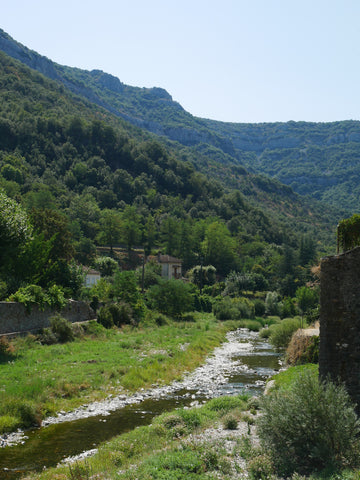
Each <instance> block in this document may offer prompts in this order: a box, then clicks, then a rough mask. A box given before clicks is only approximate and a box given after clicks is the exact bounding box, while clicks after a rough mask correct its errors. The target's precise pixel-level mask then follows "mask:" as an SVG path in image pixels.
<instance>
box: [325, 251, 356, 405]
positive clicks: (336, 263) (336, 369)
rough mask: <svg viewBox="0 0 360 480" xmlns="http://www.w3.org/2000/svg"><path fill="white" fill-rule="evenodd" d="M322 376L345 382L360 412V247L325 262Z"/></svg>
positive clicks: (326, 259) (329, 258) (328, 258)
mask: <svg viewBox="0 0 360 480" xmlns="http://www.w3.org/2000/svg"><path fill="white" fill-rule="evenodd" d="M319 373H320V377H321V378H323V379H325V378H326V377H327V376H328V375H330V377H331V378H332V380H334V381H339V380H340V382H342V383H345V386H346V388H347V391H348V393H349V395H350V396H351V398H352V400H353V401H354V402H355V403H356V404H357V405H358V407H357V412H358V414H359V413H360V247H357V248H354V249H353V250H350V251H348V252H345V253H343V254H341V255H336V256H332V257H326V258H324V259H323V260H322V262H321V294H320V353H319Z"/></svg>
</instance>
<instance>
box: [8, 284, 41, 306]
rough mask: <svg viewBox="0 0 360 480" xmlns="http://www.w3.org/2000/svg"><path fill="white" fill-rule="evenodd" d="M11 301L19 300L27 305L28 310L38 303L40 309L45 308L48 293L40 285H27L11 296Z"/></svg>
mask: <svg viewBox="0 0 360 480" xmlns="http://www.w3.org/2000/svg"><path fill="white" fill-rule="evenodd" d="M9 300H10V301H11V302H19V303H22V304H23V305H25V308H26V310H27V311H28V312H30V311H31V307H32V306H33V305H38V307H39V308H40V310H43V309H44V308H45V304H46V295H45V292H44V291H43V289H42V288H41V287H40V286H39V285H27V286H26V287H21V288H19V290H18V291H17V292H15V293H14V294H13V295H11V296H10V297H9Z"/></svg>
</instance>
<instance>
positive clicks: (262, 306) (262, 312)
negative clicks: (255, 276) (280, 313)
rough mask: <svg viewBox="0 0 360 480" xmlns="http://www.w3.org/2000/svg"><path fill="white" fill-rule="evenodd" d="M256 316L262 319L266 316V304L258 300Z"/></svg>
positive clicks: (255, 302)
mask: <svg viewBox="0 0 360 480" xmlns="http://www.w3.org/2000/svg"><path fill="white" fill-rule="evenodd" d="M254 308H255V315H256V316H257V317H262V316H263V315H265V302H263V301H262V300H260V299H259V298H257V299H256V300H254Z"/></svg>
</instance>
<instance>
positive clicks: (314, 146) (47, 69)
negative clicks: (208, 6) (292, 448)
mask: <svg viewBox="0 0 360 480" xmlns="http://www.w3.org/2000/svg"><path fill="white" fill-rule="evenodd" d="M0 49H1V50H3V51H4V52H5V53H7V54H8V55H10V56H12V57H13V58H16V59H18V60H20V61H21V62H23V63H25V64H26V65H28V66H30V67H31V68H34V69H36V70H38V71H40V72H41V73H43V74H44V75H46V76H47V77H49V78H51V79H53V80H56V81H58V82H61V83H62V84H63V85H64V86H65V87H66V88H67V89H69V90H70V91H72V92H73V93H75V94H76V95H79V96H81V97H83V98H86V99H88V100H89V101H91V102H92V103H95V104H97V105H99V106H101V107H102V108H104V109H106V110H107V111H108V112H110V113H111V114H113V115H115V116H117V117H120V118H122V119H125V120H126V121H128V122H130V123H131V124H133V125H135V126H137V127H141V128H142V129H144V130H147V131H149V132H152V133H155V134H156V135H159V136H161V137H162V138H163V141H166V142H168V143H170V144H173V143H174V142H175V143H176V144H177V148H180V150H182V151H183V154H184V155H189V154H190V156H191V157H192V158H193V160H194V163H196V165H198V167H200V168H206V171H207V172H208V174H210V175H215V176H216V177H217V178H218V177H220V178H221V179H222V181H223V182H224V183H225V184H227V185H230V186H232V187H236V188H240V189H241V190H242V191H243V189H244V188H245V187H244V185H243V182H242V181H241V178H240V181H239V179H238V178H234V176H235V177H238V176H240V177H241V175H243V174H244V173H245V170H244V167H245V168H246V169H247V170H249V171H250V172H253V173H262V174H266V175H268V176H270V177H273V178H276V179H278V180H280V181H281V182H282V183H283V184H286V185H290V186H291V187H292V189H293V190H294V191H295V192H298V193H300V194H306V195H309V196H310V197H312V198H313V199H317V200H321V201H323V202H325V203H326V204H328V205H331V206H332V207H337V208H340V210H341V214H340V216H341V215H344V213H346V214H348V213H354V211H356V210H357V209H358V208H359V206H360V197H359V194H360V192H359V188H358V182H357V179H358V176H359V171H358V168H359V167H358V163H359V162H358V159H359V157H360V123H359V122H357V121H344V122H332V123H311V122H287V123H279V122H278V123H262V124H237V123H226V122H218V121H214V120H207V119H201V118H197V117H194V116H193V115H191V114H190V113H188V112H186V111H185V110H184V109H183V108H182V107H181V105H180V104H179V103H177V102H175V101H173V99H172V97H171V95H169V93H168V92H166V91H165V90H164V89H162V88H139V87H132V86H128V85H125V84H123V83H122V82H121V81H120V80H119V79H118V78H116V77H114V76H112V75H109V74H107V73H105V72H102V71H100V70H93V71H86V70H80V69H78V68H70V67H65V66H62V65H59V64H56V63H54V62H52V61H51V60H49V59H47V58H46V57H42V56H41V55H39V54H38V53H36V52H33V51H31V50H29V49H27V48H26V47H24V46H23V45H21V44H19V43H17V42H16V41H14V40H13V39H12V38H11V37H10V36H9V35H7V34H6V33H5V32H4V31H2V30H0ZM173 146H174V145H173ZM184 147H185V148H184ZM219 164H220V165H221V168H220V166H219ZM246 181H247V182H248V181H249V178H247V179H246ZM250 182H252V179H250ZM282 195H284V196H287V195H288V192H287V193H286V192H285V191H284V190H283V191H282Z"/></svg>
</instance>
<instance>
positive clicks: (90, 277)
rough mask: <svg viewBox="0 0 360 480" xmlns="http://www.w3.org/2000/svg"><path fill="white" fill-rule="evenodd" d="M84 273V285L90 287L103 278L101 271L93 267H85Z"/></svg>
mask: <svg viewBox="0 0 360 480" xmlns="http://www.w3.org/2000/svg"><path fill="white" fill-rule="evenodd" d="M84 274H85V280H84V285H85V287H89V288H90V287H92V286H93V285H96V284H97V282H98V281H99V280H100V278H101V275H100V272H98V271H97V270H94V269H92V268H84Z"/></svg>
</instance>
